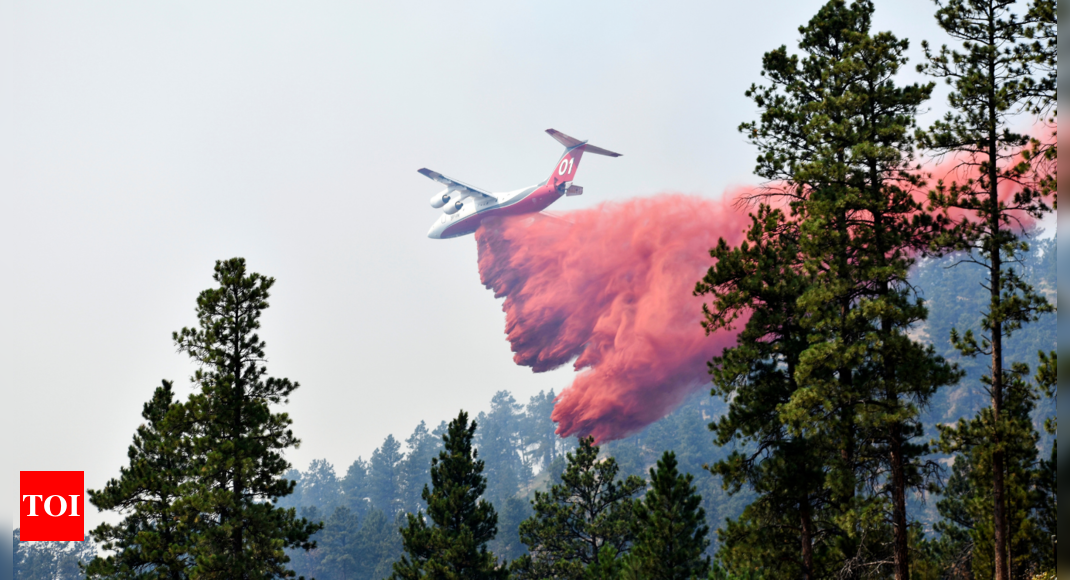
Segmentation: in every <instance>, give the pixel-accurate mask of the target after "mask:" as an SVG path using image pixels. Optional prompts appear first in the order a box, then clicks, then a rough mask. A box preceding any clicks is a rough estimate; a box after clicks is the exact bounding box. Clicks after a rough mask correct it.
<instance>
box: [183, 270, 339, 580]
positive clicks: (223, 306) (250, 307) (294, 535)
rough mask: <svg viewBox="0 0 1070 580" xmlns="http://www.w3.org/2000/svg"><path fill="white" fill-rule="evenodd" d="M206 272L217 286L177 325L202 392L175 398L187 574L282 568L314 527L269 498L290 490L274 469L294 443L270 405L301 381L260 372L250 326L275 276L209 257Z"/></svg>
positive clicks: (282, 571)
mask: <svg viewBox="0 0 1070 580" xmlns="http://www.w3.org/2000/svg"><path fill="white" fill-rule="evenodd" d="M213 278H214V279H215V281H216V282H217V283H218V284H219V287H218V288H212V289H208V290H205V291H203V292H201V294H200V296H198V298H197V318H198V322H199V324H198V326H197V327H196V328H183V329H182V330H181V331H179V332H176V333H174V340H175V344H176V345H177V346H178V348H179V350H180V351H181V352H185V353H186V354H188V355H189V356H190V358H192V359H193V360H194V362H195V363H197V364H198V369H197V370H196V371H195V372H194V375H193V382H194V383H195V384H196V385H197V386H198V388H199V391H198V392H195V393H194V394H192V395H191V396H190V398H189V400H188V401H187V402H186V403H185V404H183V405H182V406H181V410H182V421H184V422H186V424H188V425H190V430H189V432H188V438H187V441H188V445H189V452H190V455H191V459H190V470H189V475H190V477H189V478H188V479H187V480H186V481H185V482H184V483H183V485H182V486H181V491H180V494H179V495H180V496H181V499H180V500H179V501H178V502H176V507H175V509H176V510H179V511H181V513H182V514H183V515H182V520H181V521H182V524H183V525H184V526H186V527H187V529H188V533H189V537H190V539H191V542H190V544H189V549H188V554H189V556H190V557H191V558H192V560H193V564H192V567H191V568H190V576H191V577H192V578H226V579H227V580H236V579H241V578H262V577H266V576H281V577H289V576H292V574H293V573H292V572H290V571H289V570H287V568H286V563H287V562H288V561H289V557H288V556H286V554H285V553H284V551H283V550H284V548H286V547H302V548H310V547H311V544H309V543H308V538H309V536H310V535H311V534H312V533H314V532H315V531H316V530H317V529H318V526H316V525H315V524H312V523H309V522H307V521H304V520H300V519H297V517H296V515H295V513H294V510H292V509H282V508H277V507H275V506H274V505H273V504H272V501H273V500H275V499H276V498H279V497H283V496H285V495H287V494H289V493H290V492H291V491H292V490H293V486H294V484H293V483H292V482H290V481H287V480H285V479H283V478H282V477H281V476H282V475H283V473H284V472H285V471H286V469H287V468H288V467H289V465H288V464H287V463H286V460H285V459H284V458H283V456H282V453H283V451H284V450H285V449H287V448H290V447H295V446H297V444H298V443H299V442H298V439H297V438H296V437H294V435H293V432H292V431H291V430H290V428H289V427H290V423H291V420H290V418H289V416H287V414H285V413H272V412H271V407H270V406H271V405H278V404H281V403H284V402H286V401H287V398H288V397H289V395H290V394H291V393H292V392H293V391H294V389H296V388H297V387H298V385H297V383H293V382H291V381H289V380H288V379H280V378H275V377H268V376H267V369H266V367H265V366H264V364H263V363H264V360H265V354H264V346H265V344H264V342H263V341H262V340H261V339H260V337H259V336H258V335H257V334H256V331H257V330H258V329H259V328H260V317H261V315H262V314H263V311H264V310H265V309H266V308H267V307H268V302H267V300H268V297H269V290H270V288H271V286H272V285H273V284H274V283H275V280H274V279H273V278H267V277H264V276H261V275H260V274H256V273H251V274H250V273H247V272H246V268H245V260H244V259H241V258H235V259H231V260H227V261H219V262H216V266H215V274H214V275H213Z"/></svg>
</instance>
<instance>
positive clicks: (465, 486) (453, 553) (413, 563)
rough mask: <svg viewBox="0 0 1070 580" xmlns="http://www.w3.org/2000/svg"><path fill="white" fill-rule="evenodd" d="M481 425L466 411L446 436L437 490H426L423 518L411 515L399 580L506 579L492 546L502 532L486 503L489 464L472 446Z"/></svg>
mask: <svg viewBox="0 0 1070 580" xmlns="http://www.w3.org/2000/svg"><path fill="white" fill-rule="evenodd" d="M475 433H476V423H475V422H472V423H469V422H468V414H467V413H465V412H464V411H461V413H460V414H459V415H458V416H457V418H456V419H454V420H453V421H451V422H450V425H449V429H448V431H447V432H446V433H445V434H444V435H443V436H442V442H443V449H442V451H440V452H439V455H438V457H437V458H435V459H433V460H432V462H431V485H432V487H430V488H429V487H426V486H425V487H424V491H423V499H424V501H426V502H427V515H428V517H429V518H430V520H431V525H428V522H427V520H426V519H425V518H424V514H423V512H417V513H416V514H408V516H407V520H408V522H407V526H406V527H405V528H402V530H401V536H402V543H403V546H404V549H405V555H404V556H402V558H401V560H400V561H399V562H397V563H395V564H394V574H393V576H392V578H394V579H395V580H400V579H410V580H417V579H420V578H438V579H443V580H452V579H457V580H460V579H465V580H469V579H470V580H477V579H481V578H485V579H493V578H503V579H504V578H506V577H507V575H508V570H507V569H506V568H504V567H498V566H497V562H496V561H495V559H494V554H492V553H491V552H489V551H488V550H487V542H489V541H490V540H492V539H493V538H494V535H495V534H496V533H497V531H498V516H497V514H496V513H495V511H494V507H493V506H492V505H490V504H489V503H488V502H486V501H484V500H482V499H480V497H481V496H482V495H483V493H484V491H486V485H487V484H486V479H485V478H484V477H483V461H482V460H478V459H477V455H478V454H477V452H476V451H475V449H474V448H473V446H472V442H473V439H474V438H475Z"/></svg>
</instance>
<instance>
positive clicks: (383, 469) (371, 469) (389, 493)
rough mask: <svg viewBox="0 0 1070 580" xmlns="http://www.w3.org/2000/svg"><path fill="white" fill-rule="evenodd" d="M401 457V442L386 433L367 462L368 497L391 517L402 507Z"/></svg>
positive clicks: (402, 467) (402, 457) (401, 509)
mask: <svg viewBox="0 0 1070 580" xmlns="http://www.w3.org/2000/svg"><path fill="white" fill-rule="evenodd" d="M403 459H404V456H403V455H402V453H401V443H399V442H398V440H397V439H394V436H393V435H387V436H386V440H384V441H383V444H382V445H381V446H380V447H379V448H378V449H376V450H375V451H374V452H372V458H371V461H370V462H369V464H368V487H367V493H368V498H369V499H370V500H371V503H372V505H373V506H375V507H376V508H377V509H381V510H383V512H384V513H385V514H386V515H387V516H388V517H391V518H393V517H394V516H395V515H396V514H398V513H399V512H402V511H403V509H404V504H403V503H402V502H403V501H404V489H403V487H402V482H403V480H402V478H401V477H402V471H403V469H404V465H403V464H402V460H403Z"/></svg>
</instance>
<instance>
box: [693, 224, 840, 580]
mask: <svg viewBox="0 0 1070 580" xmlns="http://www.w3.org/2000/svg"><path fill="white" fill-rule="evenodd" d="M795 207H796V208H800V206H799V205H798V204H796V205H795ZM800 209H801V208H800ZM797 239H798V215H797V214H795V213H794V212H793V215H792V216H790V217H789V216H786V215H785V214H784V212H783V211H781V210H779V209H773V208H771V207H769V206H766V205H761V206H759V207H758V209H757V212H756V213H754V214H752V215H751V226H750V228H749V229H748V231H747V238H746V240H745V241H744V242H743V243H742V244H741V245H740V246H739V247H735V248H730V247H728V245H727V243H725V241H724V240H720V242H719V243H718V245H717V247H715V248H714V249H712V250H711V251H710V256H711V257H712V258H714V259H715V260H716V263H715V265H714V266H712V267H711V268H710V269H709V271H708V272H707V274H706V276H705V277H704V278H703V280H702V281H700V282H699V283H698V284H697V285H696V287H695V293H696V294H699V295H709V296H710V297H711V298H710V299H711V303H710V304H707V305H704V306H703V310H704V314H705V320H704V322H703V326H704V327H705V328H706V331H707V332H712V331H714V330H717V329H721V328H732V326H733V324H734V323H735V321H736V320H737V319H738V318H739V317H740V316H741V315H742V314H744V313H747V314H748V315H749V316H748V318H747V320H746V323H745V324H744V327H743V329H742V330H741V331H740V332H739V334H738V338H737V345H736V346H734V347H731V348H727V349H725V350H724V352H723V353H722V354H721V355H720V356H717V357H714V358H713V360H712V361H711V362H710V373H711V374H712V375H713V382H714V388H713V390H712V391H711V394H712V395H713V396H720V397H723V398H724V399H725V400H726V401H728V412H727V413H725V414H724V415H722V416H721V417H720V419H719V420H718V421H716V422H714V423H711V424H710V425H709V428H710V429H711V430H712V431H713V432H714V433H715V439H714V442H715V444H716V445H719V446H725V445H728V444H729V443H731V442H733V441H739V442H741V443H749V444H751V445H753V446H754V449H753V450H748V452H747V453H743V452H740V451H733V452H732V453H731V454H730V455H729V456H728V457H726V458H724V459H722V460H720V461H717V462H716V463H714V464H713V465H712V466H711V467H710V470H711V471H712V472H713V473H714V474H715V475H719V476H720V477H721V478H722V481H723V482H724V486H725V488H726V489H728V490H729V493H731V494H737V493H739V492H740V490H742V489H743V488H744V487H750V488H752V489H753V490H755V491H756V492H758V494H759V495H758V497H757V498H756V499H755V500H754V501H753V502H752V503H751V504H750V505H748V506H747V507H746V508H745V509H744V511H743V514H742V515H741V517H740V518H739V519H738V520H737V521H734V522H729V524H728V526H727V527H726V528H723V529H722V530H720V531H719V532H718V533H719V534H720V539H721V542H720V543H721V548H720V557H721V558H722V559H723V560H724V561H725V562H726V563H728V565H729V566H730V567H731V568H732V569H733V570H744V569H746V570H749V569H753V568H754V567H755V566H756V565H761V566H762V567H763V569H765V570H767V571H768V572H769V573H772V574H777V575H781V576H796V575H797V576H799V577H801V578H813V577H814V576H815V575H820V574H818V572H817V571H818V570H820V569H823V568H824V566H825V563H824V562H823V558H822V557H821V555H820V554H818V555H817V556H816V561H815V553H814V550H815V543H816V544H818V545H820V544H821V542H817V541H816V540H817V539H820V538H823V537H827V536H829V535H835V534H836V530H835V526H834V525H832V523H831V518H830V517H828V515H827V514H825V512H826V511H827V510H826V508H827V506H828V503H829V501H830V494H829V492H828V490H827V489H826V488H825V485H824V484H825V476H826V474H827V472H828V470H829V462H830V457H831V456H833V455H834V454H835V453H836V448H835V445H831V444H830V445H826V446H825V447H822V445H821V441H820V440H819V439H817V438H808V437H804V436H802V435H793V434H792V433H790V432H789V430H788V426H787V425H786V424H785V422H784V421H782V419H781V417H780V416H779V409H780V407H781V405H784V404H786V403H788V402H789V401H790V399H791V397H792V395H793V394H794V393H795V391H796V390H797V389H798V385H797V383H796V382H795V369H796V368H797V367H798V364H799V357H800V355H801V354H802V352H803V351H804V350H806V347H807V346H808V344H809V343H808V340H807V335H806V331H805V329H804V328H803V326H802V324H803V322H802V316H804V314H805V313H804V312H803V311H802V310H801V309H799V308H798V307H797V303H798V300H799V298H800V297H801V296H802V294H803V291H804V289H805V287H806V285H807V284H808V281H807V278H806V275H805V272H802V271H801V267H800V261H799V248H798V244H797ZM748 449H750V446H749V445H748ZM825 544H826V545H827V542H825ZM819 552H820V548H819Z"/></svg>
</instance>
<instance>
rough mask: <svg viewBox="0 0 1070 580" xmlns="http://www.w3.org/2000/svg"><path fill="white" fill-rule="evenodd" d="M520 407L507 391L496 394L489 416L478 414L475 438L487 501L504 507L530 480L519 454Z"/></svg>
mask: <svg viewBox="0 0 1070 580" xmlns="http://www.w3.org/2000/svg"><path fill="white" fill-rule="evenodd" d="M522 409H523V407H521V406H520V405H519V404H517V402H516V399H514V398H513V396H512V395H511V394H509V392H508V391H498V392H497V393H495V394H494V398H492V399H491V401H490V412H488V413H480V414H479V419H478V421H477V422H478V423H479V425H480V426H481V428H480V430H479V433H478V434H477V445H478V447H479V451H480V455H481V456H482V457H483V460H484V462H485V463H486V465H487V499H488V500H489V501H490V502H491V503H493V504H495V505H499V506H500V505H504V504H505V501H506V500H507V499H508V498H511V497H513V496H515V495H516V494H517V492H519V491H520V487H521V485H524V484H526V483H528V482H529V481H530V480H531V468H530V466H529V465H528V464H527V463H526V462H525V461H524V457H523V456H521V454H520V453H519V452H518V451H519V449H520V447H521V445H522V434H521V432H522V418H523V415H522V413H521V410H522Z"/></svg>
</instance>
